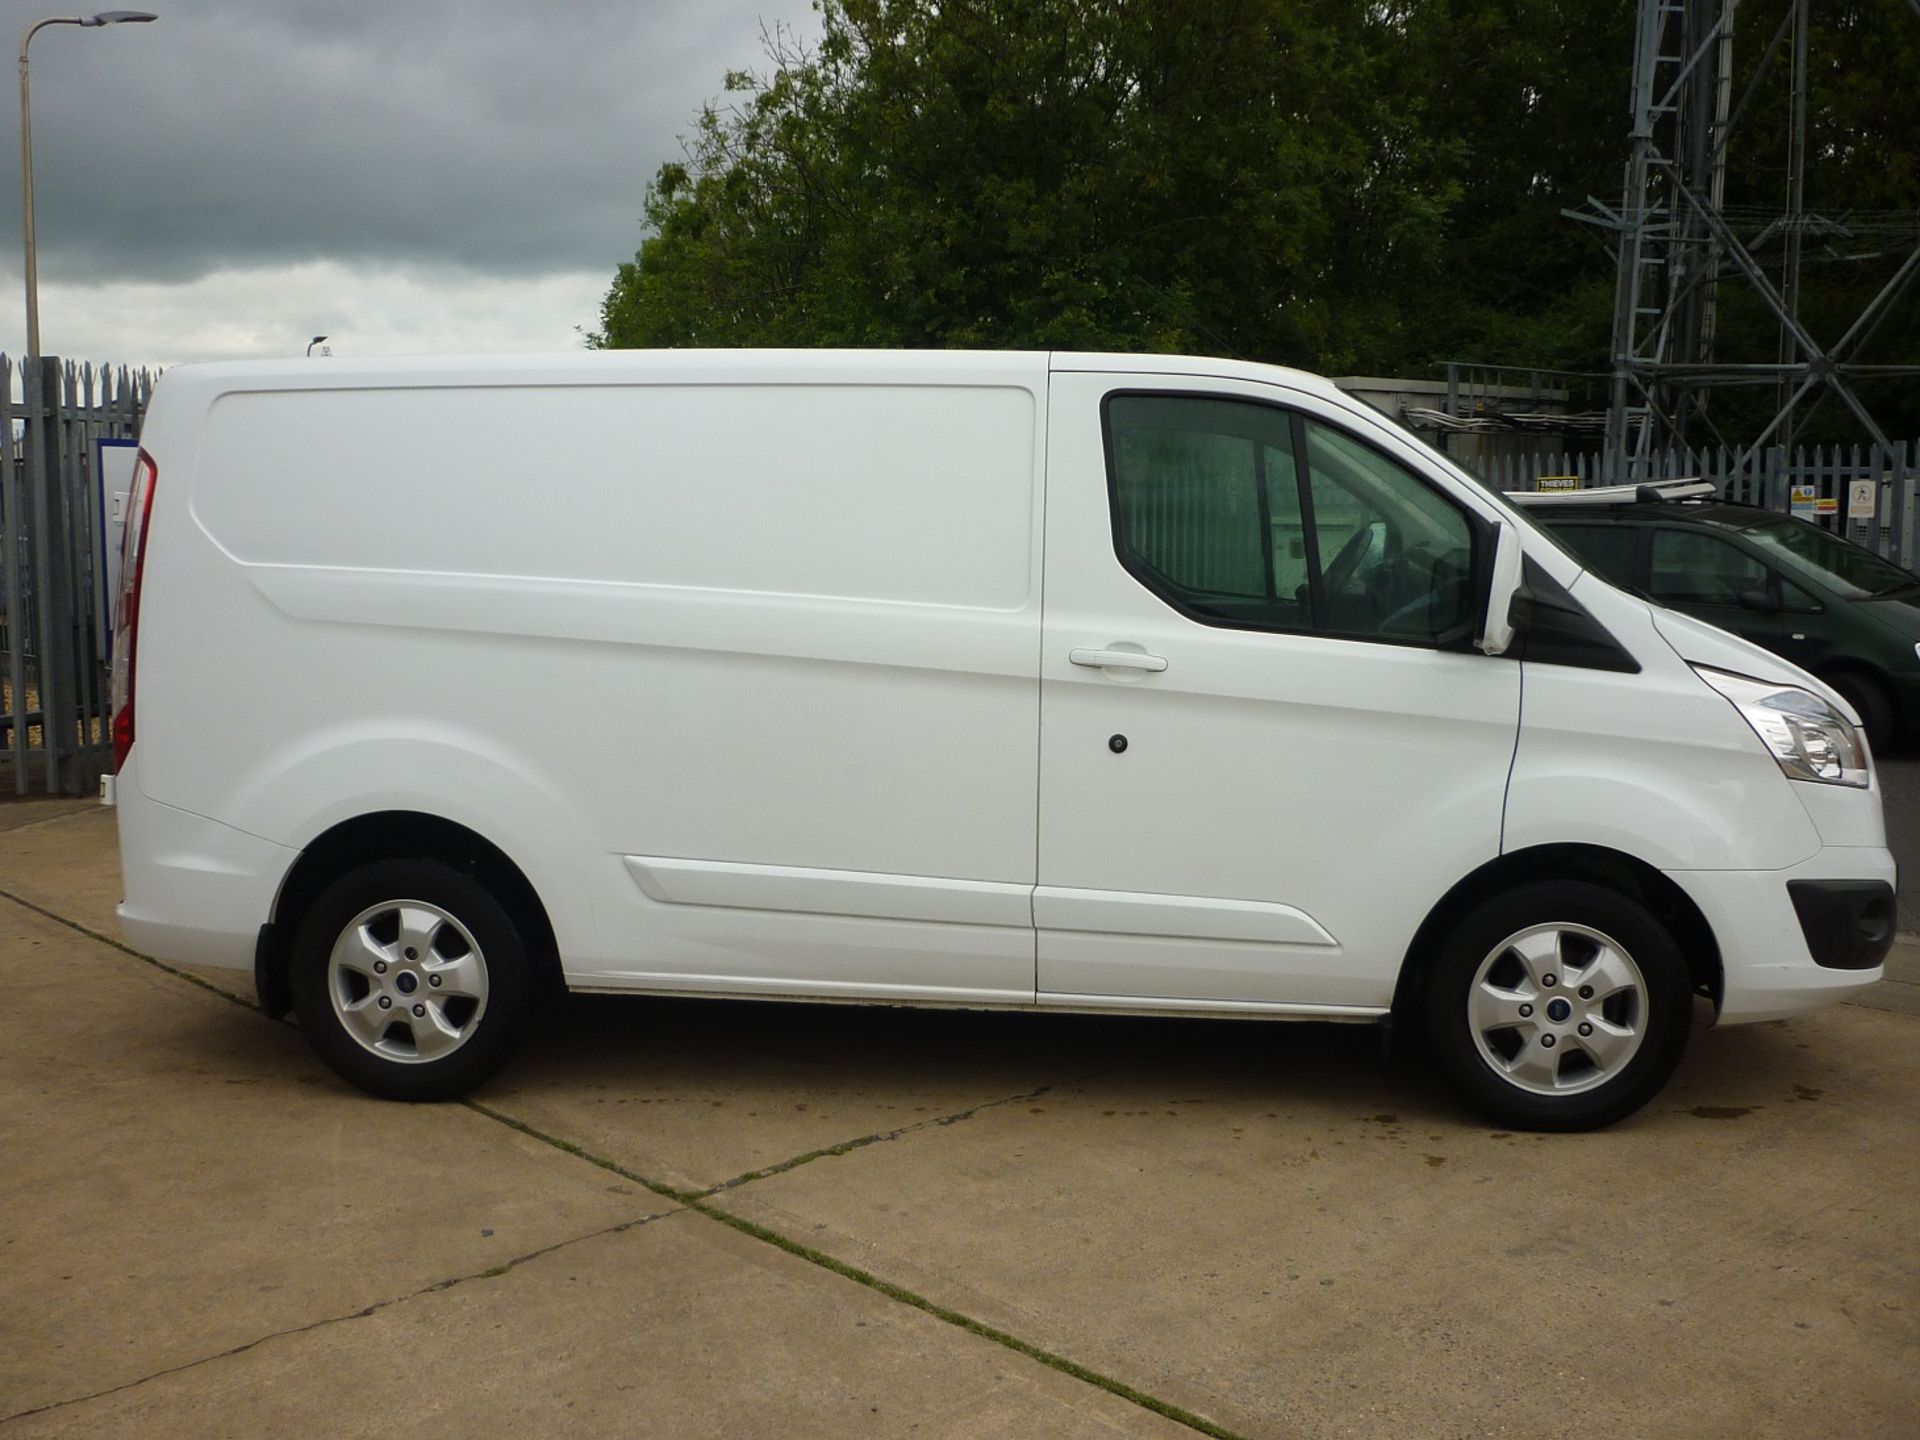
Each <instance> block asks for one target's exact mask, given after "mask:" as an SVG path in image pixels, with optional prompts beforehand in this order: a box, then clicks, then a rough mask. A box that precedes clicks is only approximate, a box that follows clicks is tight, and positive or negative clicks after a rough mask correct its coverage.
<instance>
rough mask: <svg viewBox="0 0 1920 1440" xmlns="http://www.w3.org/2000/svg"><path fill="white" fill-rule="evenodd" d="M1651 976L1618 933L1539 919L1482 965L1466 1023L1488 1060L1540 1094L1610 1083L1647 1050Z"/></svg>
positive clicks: (1521, 1085) (1496, 1069) (1502, 1073)
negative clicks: (1644, 1045)
mask: <svg viewBox="0 0 1920 1440" xmlns="http://www.w3.org/2000/svg"><path fill="white" fill-rule="evenodd" d="M1646 1016H1647V983H1646V980H1645V978H1644V977H1643V976H1642V975H1641V974H1640V967H1639V966H1638V965H1636V964H1635V963H1634V961H1633V957H1632V956H1631V955H1629V954H1628V953H1627V950H1626V948H1625V947H1624V946H1622V945H1621V944H1620V943H1619V942H1618V941H1616V940H1614V939H1612V938H1611V937H1610V936H1607V935H1604V934H1602V933H1601V932H1600V931H1598V930H1593V929H1589V928H1588V927H1587V926H1585V925H1571V924H1562V923H1554V924H1546V925H1534V926H1530V927H1528V928H1527V929H1525V930H1520V931H1516V932H1515V933H1514V934H1512V935H1509V936H1508V937H1507V938H1506V939H1505V940H1502V941H1501V942H1500V943H1499V944H1498V945H1496V946H1495V947H1494V948H1493V949H1492V950H1491V951H1489V952H1488V954H1487V958H1486V959H1484V960H1482V961H1481V962H1480V968H1479V969H1478V970H1476V971H1475V972H1474V976H1473V984H1472V986H1471V988H1470V989H1469V990H1468V993H1467V1024H1468V1026H1469V1027H1470V1028H1471V1030H1472V1032H1473V1043H1474V1046H1475V1048H1477V1049H1478V1050H1479V1052H1480V1058H1481V1059H1482V1060H1484V1061H1485V1062H1486V1063H1487V1065H1488V1066H1489V1067H1490V1068H1491V1069H1492V1070H1493V1072H1494V1073H1495V1074H1496V1075H1499V1076H1500V1077H1501V1078H1502V1079H1504V1080H1505V1081H1506V1082H1507V1083H1508V1084H1510V1085H1513V1086H1515V1087H1516V1088H1518V1089H1521V1090H1526V1091H1530V1092H1531V1093H1533V1094H1535V1095H1573V1094H1578V1093H1579V1092H1580V1091H1583V1090H1591V1089H1593V1088H1595V1087H1596V1086H1599V1085H1604V1084H1605V1083H1606V1082H1607V1081H1609V1080H1611V1079H1613V1078H1614V1077H1615V1076H1617V1075H1618V1074H1619V1073H1620V1072H1621V1071H1622V1070H1624V1069H1625V1068H1626V1067H1627V1066H1628V1065H1629V1064H1630V1063H1631V1062H1632V1060H1633V1057H1634V1056H1635V1055H1637V1054H1638V1053H1639V1052H1640V1045H1641V1042H1642V1041H1643V1040H1644V1039H1645V1037H1646Z"/></svg>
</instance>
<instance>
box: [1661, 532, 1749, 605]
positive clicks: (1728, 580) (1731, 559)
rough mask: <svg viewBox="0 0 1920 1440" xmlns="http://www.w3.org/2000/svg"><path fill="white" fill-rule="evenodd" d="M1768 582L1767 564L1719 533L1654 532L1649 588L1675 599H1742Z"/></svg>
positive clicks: (1692, 601)
mask: <svg viewBox="0 0 1920 1440" xmlns="http://www.w3.org/2000/svg"><path fill="white" fill-rule="evenodd" d="M1766 583H1767V567H1766V566H1765V565H1762V564H1761V563H1760V562H1759V561H1758V560H1756V559H1754V558H1753V557H1752V556H1751V555H1749V554H1747V553H1746V552H1745V551H1744V550H1741V549H1739V548H1737V547H1736V546H1735V545H1734V544H1733V543H1732V542H1731V541H1728V540H1722V539H1721V538H1720V537H1719V536H1718V535H1705V534H1702V533H1701V532H1699V531H1697V530H1656V531H1654V532H1653V552H1652V564H1651V573H1650V574H1649V576H1648V579H1647V591H1648V593H1649V594H1651V595H1652V596H1653V597H1654V599H1656V600H1662V601H1665V602H1666V603H1668V604H1670V605H1738V604H1739V603H1740V597H1741V595H1743V594H1744V593H1746V592H1747V591H1749V590H1757V589H1760V588H1762V587H1764V586H1765V585H1766Z"/></svg>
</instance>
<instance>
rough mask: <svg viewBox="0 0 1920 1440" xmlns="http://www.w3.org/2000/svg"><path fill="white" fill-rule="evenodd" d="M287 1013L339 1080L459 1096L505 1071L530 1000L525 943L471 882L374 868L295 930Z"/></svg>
mask: <svg viewBox="0 0 1920 1440" xmlns="http://www.w3.org/2000/svg"><path fill="white" fill-rule="evenodd" d="M291 960H292V964H291V977H290V978H291V979H292V982H293V995H294V1009H295V1011H296V1013H297V1014H298V1016H299V1019H300V1028H301V1029H302V1030H304V1031H305V1032H306V1035H307V1039H308V1041H309V1043H311V1044H312V1046H313V1048H314V1049H315V1050H316V1051H317V1052H318V1053H319V1055H320V1058H321V1059H323V1060H325V1061H326V1062H327V1064H328V1065H330V1066H331V1067H332V1068H333V1069H334V1070H335V1072H337V1073H338V1074H339V1075H340V1076H341V1077H342V1078H343V1079H346V1080H348V1081H350V1082H351V1083H353V1084H355V1085H357V1086H359V1087H360V1088H361V1089H362V1090H366V1091H368V1092H369V1093H371V1094H374V1095H380V1096H385V1097H386V1098H388V1099H392V1100H446V1099H452V1098H454V1097H456V1096H459V1095H462V1094H465V1093H466V1092H467V1091H468V1090H470V1089H472V1088H473V1087H474V1086H475V1085H477V1084H479V1083H480V1082H481V1081H482V1080H484V1079H486V1078H487V1076H489V1075H491V1074H492V1073H493V1072H494V1071H495V1070H497V1069H499V1067H500V1066H501V1065H502V1064H503V1063H504V1062H505V1061H506V1059H507V1057H508V1055H509V1054H511V1052H512V1050H513V1046H514V1044H515V1042H516V1041H517V1040H518V1038H519V1033H520V1030H521V1027H522V1024H523V1023H524V1021H525V1018H526V1012H527V1008H528V1002H529V1000H530V998H531V993H532V983H531V982H532V967H531V965H530V963H529V961H528V951H527V945H526V942H525V940H524V939H523V937H522V936H521V934H520V931H519V929H518V927H517V926H516V925H515V924H514V921H513V918H512V916H511V915H510V914H509V913H508V911H507V909H506V907H504V906H503V905H501V903H500V902H499V901H498V900H496V899H495V898H494V897H493V895H492V894H491V893H490V892H489V891H488V890H487V888H486V886H484V885H483V884H482V883H481V882H480V881H479V880H478V879H477V878H475V877H474V876H473V875H472V874H470V873H469V872H467V871H465V870H462V869H457V868H455V867H454V866H452V865H449V864H447V863H445V862H444V861H440V860H433V859H428V858H416V859H405V860H382V861H378V862H375V863H373V864H369V865H364V866H362V867H360V868H359V869H356V870H353V871H350V872H349V873H347V874H346V875H343V876H341V877H340V879H338V880H336V881H334V883H333V884H332V885H330V886H329V887H328V888H327V889H326V890H325V891H323V892H322V893H321V894H320V896H319V898H318V899H316V900H315V901H314V902H313V904H312V905H311V906H309V907H308V909H307V912H306V914H305V916H303V917H302V919H301V920H300V922H299V924H298V927H297V928H296V930H295V933H294V941H293V948H292V956H291Z"/></svg>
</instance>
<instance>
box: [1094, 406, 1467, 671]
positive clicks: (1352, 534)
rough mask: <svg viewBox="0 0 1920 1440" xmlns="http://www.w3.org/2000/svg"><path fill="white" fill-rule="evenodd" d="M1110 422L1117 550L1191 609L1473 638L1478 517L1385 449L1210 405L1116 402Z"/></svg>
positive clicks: (1408, 637) (1205, 616)
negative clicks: (1472, 518) (1473, 519)
mask: <svg viewBox="0 0 1920 1440" xmlns="http://www.w3.org/2000/svg"><path fill="white" fill-rule="evenodd" d="M1106 423H1107V439H1108V461H1109V471H1110V481H1111V485H1112V501H1113V527H1114V546H1115V549H1116V551H1117V552H1118V554H1119V557H1120V560H1121V562H1122V563H1123V564H1124V565H1125V566H1126V567H1127V569H1128V570H1129V571H1131V572H1132V573H1133V575H1134V576H1135V578H1136V579H1138V580H1139V581H1140V582H1141V583H1142V584H1144V585H1145V586H1147V588H1148V589H1150V590H1152V591H1153V592H1154V593H1155V594H1157V595H1159V596H1160V597H1161V598H1162V599H1164V600H1166V601H1167V602H1168V603H1169V604H1171V605H1172V606H1173V607H1174V608H1175V609H1177V610H1180V611H1183V612H1184V613H1186V614H1189V615H1191V616H1193V617H1194V618H1196V619H1199V620H1202V621H1205V622H1207V623H1211V624H1222V625H1234V626H1241V627H1245V628H1252V629H1274V630H1310V631H1319V632H1323V633H1327V634H1335V635H1345V636H1351V637H1356V638H1363V639H1364V638H1374V639H1391V640H1400V641H1411V642H1415V643H1426V644H1434V643H1439V642H1442V641H1447V640H1452V639H1455V638H1460V637H1462V636H1464V634H1465V633H1467V632H1468V631H1470V629H1471V626H1472V623H1473V618H1474V616H1473V595H1472V589H1473V587H1472V584H1471V580H1470V577H1471V574H1472V555H1473V546H1472V535H1471V531H1470V529H1469V527H1468V524H1467V520H1466V517H1465V516H1464V515H1463V514H1461V512H1460V511H1459V510H1458V509H1457V508H1456V507H1455V506H1454V505H1453V504H1452V503H1451V502H1450V501H1448V500H1447V499H1445V498H1444V497H1443V496H1441V495H1440V494H1439V493H1438V492H1437V491H1435V490H1433V489H1432V488H1431V487H1429V486H1428V485H1426V484H1425V483H1423V482H1422V481H1421V480H1419V479H1418V478H1417V477H1416V476H1414V475H1413V474H1412V473H1411V472H1410V471H1407V470H1405V469H1403V468H1402V467H1401V466H1399V465H1397V464H1395V463H1394V462H1393V461H1391V460H1389V459H1387V458H1386V457H1385V456H1384V455H1382V454H1380V452H1378V451H1377V450H1374V449H1373V448H1372V447H1370V446H1368V445H1366V444H1364V443H1363V442H1361V441H1359V440H1357V439H1355V438H1353V437H1352V436H1350V435H1347V434H1345V433H1344V432H1342V431H1340V430H1338V429H1335V428H1334V427H1332V426H1328V425H1323V424H1321V423H1320V422H1318V421H1313V420H1305V419H1304V418H1303V417H1300V416H1296V415H1293V414H1292V413H1291V412H1288V411H1285V410H1282V409H1279V408H1278V407H1275V406H1271V405H1263V404H1256V403H1252V402H1246V401H1238V400H1223V399H1217V398H1213V397H1205V396H1181V395H1125V394H1122V395H1115V396H1112V397H1110V398H1109V399H1108V401H1107V405H1106ZM1303 457H1304V458H1305V461H1306V464H1305V466H1304V467H1303V466H1302V465H1301V463H1300V461H1301V459H1302V458H1303Z"/></svg>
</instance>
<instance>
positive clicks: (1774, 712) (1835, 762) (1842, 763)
mask: <svg viewBox="0 0 1920 1440" xmlns="http://www.w3.org/2000/svg"><path fill="white" fill-rule="evenodd" d="M1693 668H1694V672H1695V673H1696V674H1697V675H1699V677H1700V678H1701V679H1702V680H1704V681H1706V682H1707V684H1709V685H1711V686H1712V687H1713V688H1714V689H1716V690H1718V691H1719V692H1720V693H1721V694H1722V695H1724V696H1726V697H1727V699H1728V700H1729V701H1731V702H1732V704H1733V708H1734V709H1736V710H1738V711H1739V712H1740V714H1741V715H1742V716H1743V717H1745V719H1746V722H1747V724H1749V725H1751V726H1752V727H1753V733H1754V734H1756V735H1758V736H1759V737H1760V743H1761V744H1763V745H1765V746H1766V747H1767V749H1768V750H1769V751H1771V752H1772V754H1773V758H1774V759H1775V760H1778V761H1779V762H1780V768H1781V769H1782V770H1784V771H1786V772H1787V778H1788V779H1789V780H1812V781H1814V782H1815V783H1817V784H1821V785H1853V786H1859V787H1864V786H1865V785H1866V784H1867V782H1868V781H1869V780H1870V779H1871V778H1872V770H1871V768H1870V763H1869V761H1868V759H1867V747H1866V746H1865V745H1864V744H1863V743H1862V742H1861V739H1860V732H1859V731H1858V730H1856V729H1854V728H1853V723H1852V722H1851V721H1850V720H1848V719H1847V717H1846V716H1844V715H1842V714H1841V713H1840V712H1839V711H1838V710H1835V709H1834V708H1833V706H1831V705H1829V704H1828V703H1827V702H1826V701H1825V700H1822V699H1821V698H1820V697H1819V696H1818V695H1816V694H1814V693H1813V692H1812V691H1811V690H1802V689H1801V688H1800V687H1799V686H1798V685H1771V684H1768V683H1767V682H1765V681H1762V680H1749V679H1748V678H1747V677H1746V676H1744V675H1729V674H1728V673H1727V672H1726V671H1724V670H1709V669H1708V668H1707V667H1706V666H1704V665H1696V666H1694V667H1693Z"/></svg>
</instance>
